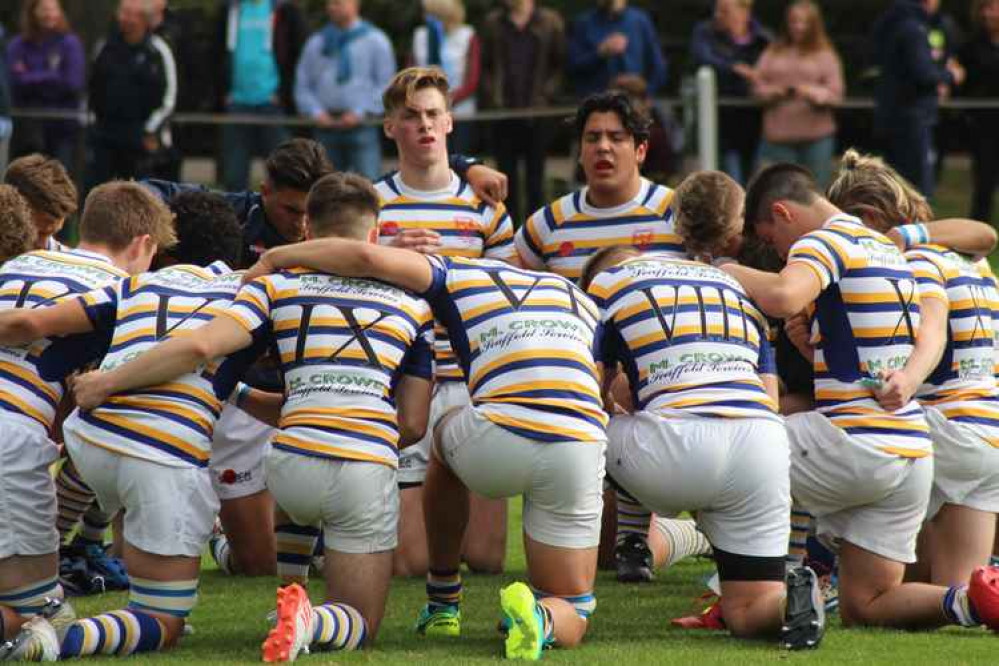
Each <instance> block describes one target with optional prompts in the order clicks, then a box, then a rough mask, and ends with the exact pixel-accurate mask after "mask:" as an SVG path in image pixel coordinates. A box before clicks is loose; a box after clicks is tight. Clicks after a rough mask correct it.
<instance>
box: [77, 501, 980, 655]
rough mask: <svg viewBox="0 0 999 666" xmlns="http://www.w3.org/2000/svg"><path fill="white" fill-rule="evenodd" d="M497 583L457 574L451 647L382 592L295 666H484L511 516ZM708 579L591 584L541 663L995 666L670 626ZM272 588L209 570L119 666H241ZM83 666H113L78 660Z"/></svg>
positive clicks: (677, 571) (519, 573)
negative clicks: (585, 630) (159, 639)
mask: <svg viewBox="0 0 999 666" xmlns="http://www.w3.org/2000/svg"><path fill="white" fill-rule="evenodd" d="M511 513H512V514H514V515H512V516H511V520H510V528H511V529H510V539H509V544H510V545H509V555H508V566H507V570H508V573H507V574H505V575H502V576H468V577H466V579H465V601H464V604H463V611H462V612H463V615H464V617H463V621H462V632H463V635H462V637H461V639H459V640H455V641H431V640H426V639H424V638H421V637H418V636H416V635H415V634H414V633H413V631H412V624H413V621H414V620H415V618H416V614H417V612H418V610H419V608H420V606H421V605H422V604H423V603H424V600H425V595H424V589H423V582H422V581H419V580H397V581H394V582H393V586H392V592H391V596H390V598H389V604H388V611H387V613H386V617H385V622H384V623H383V625H382V629H381V633H380V636H379V641H378V646H377V648H376V649H375V650H373V651H368V652H363V653H353V654H339V653H325V654H316V655H306V656H302V657H301V661H302V662H303V663H306V664H308V663H317V664H318V663H348V664H373V665H382V664H384V665H386V666H389V665H405V666H413V665H414V664H442V663H443V664H487V663H496V662H499V661H502V643H501V641H500V639H499V636H498V634H497V633H496V621H497V619H498V603H497V599H498V592H499V589H500V587H501V586H503V585H505V584H507V583H508V582H511V581H513V580H516V579H518V578H521V579H522V578H523V576H524V558H523V551H522V549H521V547H520V536H519V526H520V516H519V511H518V510H517V506H514V510H513V511H512V512H511ZM710 571H711V567H710V564H709V563H707V562H703V561H701V562H698V561H692V562H690V563H683V564H680V565H679V566H677V567H674V568H673V569H670V570H669V571H667V572H660V573H659V575H658V577H657V580H656V581H655V582H654V583H652V584H650V585H621V584H619V583H617V582H616V581H615V580H614V578H613V575H612V574H609V573H601V574H600V576H599V578H598V580H597V587H596V593H597V599H598V608H597V612H596V615H595V616H594V617H593V619H592V620H591V624H592V626H591V630H590V632H589V634H588V635H587V637H586V641H585V643H584V644H583V645H582V647H580V648H579V649H577V650H571V651H570V650H553V651H549V652H546V653H545V657H544V660H545V661H547V662H551V663H574V664H586V665H589V664H607V665H609V666H622V665H623V664H635V665H639V664H665V663H671V664H698V665H701V664H738V665H739V666H746V665H748V664H773V663H779V662H782V661H784V660H792V661H795V662H801V663H805V662H807V663H809V664H841V663H848V662H863V663H864V664H917V663H918V664H939V663H948V664H986V663H995V661H996V654H997V649H999V642H997V641H999V637H995V636H993V635H991V634H990V633H988V632H986V631H984V630H961V629H945V630H941V631H936V632H924V633H902V632H897V631H880V630H858V629H850V630H842V629H840V628H839V619H838V617H837V616H833V617H832V619H831V622H830V627H831V629H830V631H829V633H828V634H827V636H826V639H825V641H824V642H823V644H822V647H821V649H819V650H818V651H816V652H812V653H795V654H788V653H785V652H782V651H780V650H778V649H777V647H776V646H775V645H774V644H771V643H767V642H745V641H736V640H734V639H731V638H728V637H727V636H726V635H725V634H723V633H719V632H705V631H684V630H679V629H674V628H672V627H670V626H669V619H670V618H672V617H675V616H678V615H686V614H688V612H689V611H690V609H691V604H692V600H693V599H694V598H695V597H696V596H697V595H699V594H700V593H701V592H702V591H703V586H702V584H701V582H700V581H701V580H702V579H703V577H704V576H705V575H707V574H708V573H709V572H710ZM321 588H322V584H321V581H315V582H314V583H313V585H312V590H311V591H312V596H313V600H314V601H318V600H319V599H321V595H322V589H321ZM274 590H275V582H274V580H271V579H245V578H229V577H227V576H224V575H222V574H220V573H219V572H218V571H217V570H215V569H214V566H211V568H210V569H209V570H206V571H205V572H204V573H203V575H202V579H201V600H200V603H199V605H198V607H197V608H196V609H195V611H194V613H193V615H192V617H191V623H192V625H193V626H194V629H195V632H194V635H192V636H188V637H186V638H185V639H184V640H183V642H182V644H181V645H180V647H178V648H177V649H176V650H174V651H173V652H172V653H169V654H162V655H152V656H137V657H134V658H130V659H129V660H128V663H136V664H144V663H156V664H173V663H177V664H188V663H206V664H245V663H251V662H257V661H259V660H260V643H261V642H262V641H263V638H264V636H265V635H266V630H267V625H266V623H265V620H264V617H265V615H266V614H267V611H268V610H270V609H271V608H273V605H274ZM125 601H126V600H125V595H124V594H109V595H105V596H102V597H90V598H86V599H79V600H74V605H75V607H76V609H77V612H78V613H79V614H81V615H83V614H91V613H96V612H100V611H102V610H105V609H110V608H115V607H120V606H122V605H124V604H125ZM88 663H121V661H120V660H114V659H102V660H89V661H88Z"/></svg>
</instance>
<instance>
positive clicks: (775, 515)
mask: <svg viewBox="0 0 999 666" xmlns="http://www.w3.org/2000/svg"><path fill="white" fill-rule="evenodd" d="M677 199H678V204H677V227H678V229H679V230H680V232H681V234H682V235H683V236H684V241H685V243H686V245H687V247H688V248H689V249H690V250H691V251H697V252H700V251H708V252H710V253H717V251H718V250H719V249H720V248H721V247H722V245H723V244H724V242H725V241H726V239H727V238H728V237H729V236H732V235H734V234H737V233H738V231H739V228H740V226H741V220H740V216H741V213H742V204H743V193H742V188H740V187H739V185H738V184H737V183H736V182H735V181H733V180H732V179H731V178H729V177H728V176H725V175H724V174H721V173H717V172H704V173H697V174H694V175H692V176H690V177H688V178H687V180H685V181H684V183H683V184H682V185H681V186H680V188H679V189H678V190H677ZM709 211H711V212H712V213H714V214H707V215H706V214H705V213H707V212H709ZM592 261H593V263H594V264H595V265H593V266H590V267H588V269H587V271H586V272H587V274H588V275H593V274H596V277H595V278H594V279H593V280H592V283H591V284H590V285H589V289H588V291H589V293H590V294H591V295H592V296H593V297H594V298H595V299H596V301H597V303H598V304H599V305H600V306H601V310H602V313H603V320H604V325H605V337H604V351H603V354H602V359H601V360H602V361H603V362H604V364H605V367H607V368H616V367H617V366H618V364H619V363H620V364H621V365H622V366H623V367H624V368H625V372H626V374H627V379H628V383H629V385H630V387H631V392H632V395H631V400H630V402H631V403H632V404H633V406H634V409H635V412H634V414H631V415H621V416H615V417H613V418H612V419H611V423H610V425H609V426H608V429H607V437H608V450H607V459H608V474H609V475H610V476H611V477H613V479H614V481H615V482H616V483H617V484H619V485H620V486H621V487H623V488H624V489H625V490H626V491H627V492H629V493H630V494H631V495H632V496H634V497H635V498H636V499H637V500H638V501H639V502H640V503H641V504H642V505H644V506H647V507H649V509H651V510H653V511H655V512H656V513H676V512H678V511H683V510H689V511H695V510H696V511H697V522H698V526H699V527H700V529H701V530H703V531H704V533H705V534H706V535H707V537H708V540H709V541H710V542H711V545H712V547H713V549H714V555H715V561H716V563H717V565H718V573H719V577H720V579H721V592H722V595H721V607H722V614H723V616H724V617H725V622H726V624H727V626H728V628H729V630H730V631H731V632H732V633H733V634H734V635H736V636H740V637H759V636H776V635H777V634H778V632H779V633H780V635H781V642H782V644H783V645H784V646H785V647H788V648H791V649H800V648H809V647H815V646H816V645H818V643H819V641H820V640H821V638H822V633H823V630H824V626H825V624H824V621H825V613H824V609H823V604H822V601H821V597H820V596H819V589H818V581H817V579H816V577H815V574H814V573H813V572H812V571H811V570H810V569H808V568H805V567H802V568H799V569H795V570H792V571H791V572H789V574H788V576H787V588H786V590H785V563H784V558H785V555H786V554H787V544H788V536H789V533H790V524H789V513H790V509H791V495H790V481H789V478H788V443H787V435H786V433H785V431H784V426H783V424H782V423H781V420H780V417H779V416H778V415H777V410H776V405H777V379H776V376H775V370H776V369H775V367H774V360H773V353H772V350H771V348H770V344H769V341H768V326H767V322H766V319H765V317H764V316H763V315H762V314H761V313H760V312H759V311H758V310H757V309H756V307H755V306H754V305H753V303H752V302H751V301H750V300H749V298H748V297H747V296H746V294H745V293H744V292H743V290H742V288H741V287H740V286H739V284H738V283H737V282H736V281H735V280H733V279H732V278H731V277H729V276H728V275H726V274H725V273H723V272H722V271H721V270H719V269H717V268H714V267H712V266H708V265H705V264H701V263H698V262H693V261H682V260H678V259H674V258H672V257H669V256H665V255H656V254H650V255H641V256H639V253H638V251H637V250H635V249H632V248H617V249H612V250H607V251H603V252H602V253H601V254H598V255H596V256H595V257H594V259H593V260H592ZM601 270H603V272H600V271H601ZM612 379H613V378H612V377H610V376H609V377H608V378H607V381H608V382H609V381H611V380H612ZM605 386H609V383H605Z"/></svg>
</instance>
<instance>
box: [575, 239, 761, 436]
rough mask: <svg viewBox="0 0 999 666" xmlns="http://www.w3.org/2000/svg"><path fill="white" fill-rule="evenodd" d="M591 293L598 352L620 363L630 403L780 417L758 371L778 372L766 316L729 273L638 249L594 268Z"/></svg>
mask: <svg viewBox="0 0 999 666" xmlns="http://www.w3.org/2000/svg"><path fill="white" fill-rule="evenodd" d="M589 293H590V295H592V296H593V297H594V300H595V301H596V302H597V305H599V306H600V309H601V313H602V316H603V321H604V345H603V351H602V353H601V357H602V358H601V360H603V362H604V363H607V364H617V363H618V362H621V363H622V364H623V366H624V369H625V372H626V373H627V375H628V380H629V382H630V385H631V392H632V398H633V400H634V404H635V407H636V408H637V409H643V410H646V411H650V412H660V413H666V414H668V413H670V412H672V411H673V410H680V411H681V412H683V413H687V414H696V415H698V416H708V417H725V418H760V417H762V418H771V419H775V420H778V421H779V420H780V419H779V417H778V416H777V405H775V404H774V402H773V400H772V399H771V398H770V396H769V395H768V394H767V392H766V389H765V388H764V386H763V382H762V380H761V379H760V375H762V374H770V375H772V374H776V372H777V368H776V365H775V363H774V355H773V350H772V348H771V347H770V341H769V339H768V338H769V326H768V324H767V320H766V318H765V317H764V316H763V314H762V313H760V311H759V310H757V309H756V306H755V305H753V303H752V301H750V300H749V297H748V296H747V295H746V293H745V291H743V289H742V286H741V285H740V284H739V283H738V282H737V281H736V280H735V279H733V278H732V277H730V276H728V275H727V274H725V273H724V272H722V271H720V270H718V269H717V268H714V267H713V266H708V265H705V264H702V263H698V262H693V261H679V260H676V259H673V258H672V257H669V256H667V255H655V254H645V255H642V256H640V257H636V258H634V259H629V260H628V261H625V262H623V263H621V264H619V265H617V266H614V267H613V268H610V269H608V270H606V271H604V272H603V273H600V274H599V275H598V276H597V277H596V278H595V279H594V281H593V283H592V284H591V285H590V292H589ZM674 413H675V412H674Z"/></svg>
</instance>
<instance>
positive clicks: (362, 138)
mask: <svg viewBox="0 0 999 666" xmlns="http://www.w3.org/2000/svg"><path fill="white" fill-rule="evenodd" d="M316 140H317V141H319V143H321V144H323V147H324V148H325V149H326V152H327V154H328V155H329V157H330V160H332V162H333V168H334V169H336V170H337V171H353V172H354V173H358V174H361V175H362V176H364V177H365V178H367V179H368V180H372V181H373V180H376V179H378V177H379V176H381V173H382V138H381V128H380V127H355V128H354V129H349V130H328V129H320V130H316Z"/></svg>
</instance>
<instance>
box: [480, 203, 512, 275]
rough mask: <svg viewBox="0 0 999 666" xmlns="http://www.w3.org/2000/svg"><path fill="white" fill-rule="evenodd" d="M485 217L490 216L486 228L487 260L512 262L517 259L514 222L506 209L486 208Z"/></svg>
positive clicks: (499, 207) (500, 207)
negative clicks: (514, 242)
mask: <svg viewBox="0 0 999 666" xmlns="http://www.w3.org/2000/svg"><path fill="white" fill-rule="evenodd" d="M483 214H484V215H488V216H490V218H489V221H488V226H487V227H486V242H485V252H484V254H485V256H486V258H487V259H497V260H499V261H506V262H510V261H513V260H515V259H516V258H517V248H516V246H514V244H513V221H512V220H511V219H510V214H509V213H507V210H506V207H505V206H504V205H503V204H500V205H499V206H498V207H497V208H491V207H488V206H487V207H486V209H485V210H484V211H483Z"/></svg>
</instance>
